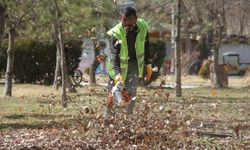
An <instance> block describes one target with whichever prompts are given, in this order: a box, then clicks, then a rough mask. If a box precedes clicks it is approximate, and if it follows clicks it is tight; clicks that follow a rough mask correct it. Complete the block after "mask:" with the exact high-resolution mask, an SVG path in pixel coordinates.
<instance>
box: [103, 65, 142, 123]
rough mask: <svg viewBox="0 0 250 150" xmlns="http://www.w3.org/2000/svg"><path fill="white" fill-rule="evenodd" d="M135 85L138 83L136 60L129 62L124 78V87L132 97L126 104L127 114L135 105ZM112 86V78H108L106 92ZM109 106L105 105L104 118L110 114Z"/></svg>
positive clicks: (109, 90) (130, 112) (131, 111)
mask: <svg viewBox="0 0 250 150" xmlns="http://www.w3.org/2000/svg"><path fill="white" fill-rule="evenodd" d="M137 85H138V66H137V62H130V63H129V64H128V73H127V77H126V80H125V87H126V88H127V89H128V92H129V95H130V97H131V98H132V99H133V100H131V102H130V103H129V105H128V106H127V108H126V109H127V114H133V109H134V107H135V101H136V98H135V97H136V94H137ZM113 86H114V81H113V79H111V78H110V80H109V83H108V92H111V90H112V87H113ZM113 103H116V101H115V99H113ZM111 109H112V108H110V107H108V106H106V110H105V112H104V119H109V117H110V115H111V114H112V112H111Z"/></svg>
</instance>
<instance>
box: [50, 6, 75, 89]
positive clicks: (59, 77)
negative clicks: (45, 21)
mask: <svg viewBox="0 0 250 150" xmlns="http://www.w3.org/2000/svg"><path fill="white" fill-rule="evenodd" d="M55 3H56V1H55ZM51 14H55V10H51ZM59 30H61V29H60V26H59V23H58V22H57V21H54V22H53V23H52V31H53V36H54V39H55V43H56V48H57V51H56V69H55V76H54V82H53V88H54V89H56V90H58V89H59V83H60V82H59V81H62V80H63V79H62V75H61V72H62V69H61V64H62V62H61V58H62V57H61V55H62V54H61V49H60V47H61V45H60V41H59V32H60V34H61V31H59ZM61 44H63V41H61ZM62 47H63V52H64V44H63V45H62ZM64 55H65V54H64ZM64 57H65V56H64ZM64 59H65V58H64ZM63 65H64V68H65V70H64V76H65V85H66V87H67V88H68V90H69V92H77V90H76V89H75V87H74V86H73V83H72V80H71V79H70V77H69V75H68V69H67V65H66V61H65V62H64V63H63Z"/></svg>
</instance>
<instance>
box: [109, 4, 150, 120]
mask: <svg viewBox="0 0 250 150" xmlns="http://www.w3.org/2000/svg"><path fill="white" fill-rule="evenodd" d="M148 29H149V27H148V24H147V23H146V21H145V20H143V19H140V18H137V15H136V11H135V9H133V8H131V7H127V8H126V9H125V10H124V11H123V13H122V16H121V22H120V23H119V24H117V25H116V26H115V27H113V28H112V29H110V30H109V31H108V32H107V34H108V35H109V36H110V37H111V57H110V58H109V64H108V74H109V77H110V80H109V82H108V100H107V107H106V110H105V114H104V119H105V123H106V124H108V123H109V117H110V115H111V108H112V105H113V95H112V87H114V85H115V84H116V83H118V81H122V82H123V83H124V84H125V85H124V86H125V88H127V89H128V94H129V96H130V97H131V98H132V101H130V103H128V105H127V113H128V114H132V113H133V109H134V106H135V101H136V94H137V84H138V78H142V77H143V70H144V65H146V77H145V80H149V79H150V77H151V74H152V67H151V62H150V58H149V56H150V52H149V46H150V43H149V37H148ZM114 102H115V101H114Z"/></svg>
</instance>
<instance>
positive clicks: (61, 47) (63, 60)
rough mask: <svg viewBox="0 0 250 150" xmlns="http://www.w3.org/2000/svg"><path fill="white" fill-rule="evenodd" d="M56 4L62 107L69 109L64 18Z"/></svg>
mask: <svg viewBox="0 0 250 150" xmlns="http://www.w3.org/2000/svg"><path fill="white" fill-rule="evenodd" d="M54 4H55V11H56V24H55V32H56V35H55V38H56V46H57V49H59V51H60V57H61V64H60V66H61V80H62V92H61V105H62V107H67V101H66V96H67V95H66V78H65V53H64V44H63V40H62V34H61V32H62V26H61V22H60V19H61V17H62V12H61V11H60V10H59V8H58V3H57V0H54Z"/></svg>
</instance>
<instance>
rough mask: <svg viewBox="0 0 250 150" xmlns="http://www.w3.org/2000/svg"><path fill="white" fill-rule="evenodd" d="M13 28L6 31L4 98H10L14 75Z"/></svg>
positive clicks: (14, 30) (14, 32)
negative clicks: (7, 39)
mask: <svg viewBox="0 0 250 150" xmlns="http://www.w3.org/2000/svg"><path fill="white" fill-rule="evenodd" d="M15 34H16V29H15V28H9V29H8V35H9V44H8V50H7V68H6V73H5V89H4V96H12V79H13V73H14V53H15Z"/></svg>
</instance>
